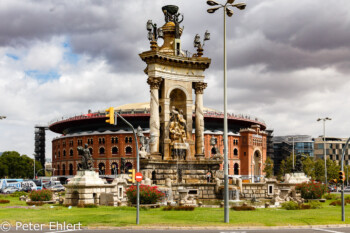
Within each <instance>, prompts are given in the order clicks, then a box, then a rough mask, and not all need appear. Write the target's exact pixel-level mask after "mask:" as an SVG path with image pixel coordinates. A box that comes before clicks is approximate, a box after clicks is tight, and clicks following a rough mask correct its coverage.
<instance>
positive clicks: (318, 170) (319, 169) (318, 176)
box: [314, 159, 324, 182]
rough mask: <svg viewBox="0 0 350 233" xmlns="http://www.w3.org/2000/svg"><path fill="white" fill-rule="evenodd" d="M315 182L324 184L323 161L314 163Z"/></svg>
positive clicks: (318, 160) (319, 160)
mask: <svg viewBox="0 0 350 233" xmlns="http://www.w3.org/2000/svg"><path fill="white" fill-rule="evenodd" d="M314 178H315V180H317V181H320V182H324V160H323V159H317V160H316V161H315V177H314Z"/></svg>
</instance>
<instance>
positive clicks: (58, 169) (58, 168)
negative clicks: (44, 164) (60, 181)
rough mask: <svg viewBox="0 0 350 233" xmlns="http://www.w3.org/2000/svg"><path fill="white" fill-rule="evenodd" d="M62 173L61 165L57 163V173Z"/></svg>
mask: <svg viewBox="0 0 350 233" xmlns="http://www.w3.org/2000/svg"><path fill="white" fill-rule="evenodd" d="M60 174H61V171H60V165H57V175H58V176H59V175H60Z"/></svg>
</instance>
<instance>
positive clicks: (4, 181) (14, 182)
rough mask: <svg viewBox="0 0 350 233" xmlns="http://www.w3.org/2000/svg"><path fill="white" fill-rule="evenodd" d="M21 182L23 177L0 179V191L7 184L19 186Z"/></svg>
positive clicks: (7, 185)
mask: <svg viewBox="0 0 350 233" xmlns="http://www.w3.org/2000/svg"><path fill="white" fill-rule="evenodd" d="M21 182H23V179H0V190H1V191H2V190H3V189H4V188H6V187H9V186H15V187H17V188H21V187H22V185H21Z"/></svg>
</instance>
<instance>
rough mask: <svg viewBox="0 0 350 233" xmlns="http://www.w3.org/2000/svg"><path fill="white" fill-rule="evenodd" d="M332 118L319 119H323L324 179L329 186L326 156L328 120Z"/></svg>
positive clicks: (320, 119) (321, 119) (319, 119)
mask: <svg viewBox="0 0 350 233" xmlns="http://www.w3.org/2000/svg"><path fill="white" fill-rule="evenodd" d="M330 120H332V118H329V117H325V118H318V119H317V121H323V159H324V179H325V184H326V186H327V184H328V182H327V158H326V121H330Z"/></svg>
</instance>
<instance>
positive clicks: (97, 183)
mask: <svg viewBox="0 0 350 233" xmlns="http://www.w3.org/2000/svg"><path fill="white" fill-rule="evenodd" d="M65 187H66V195H65V199H64V203H63V204H65V205H72V206H76V205H79V204H80V205H85V204H96V205H99V204H100V198H102V199H103V200H102V201H101V202H103V203H104V204H107V205H115V203H114V200H115V198H116V189H115V187H116V186H115V185H113V184H105V183H104V181H103V180H102V179H101V178H99V176H98V173H97V172H94V171H78V172H77V175H76V176H74V177H73V179H71V180H70V181H69V182H68V184H67V185H65ZM101 194H103V195H102V197H101ZM112 200H113V201H112ZM107 202H108V203H107Z"/></svg>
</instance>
